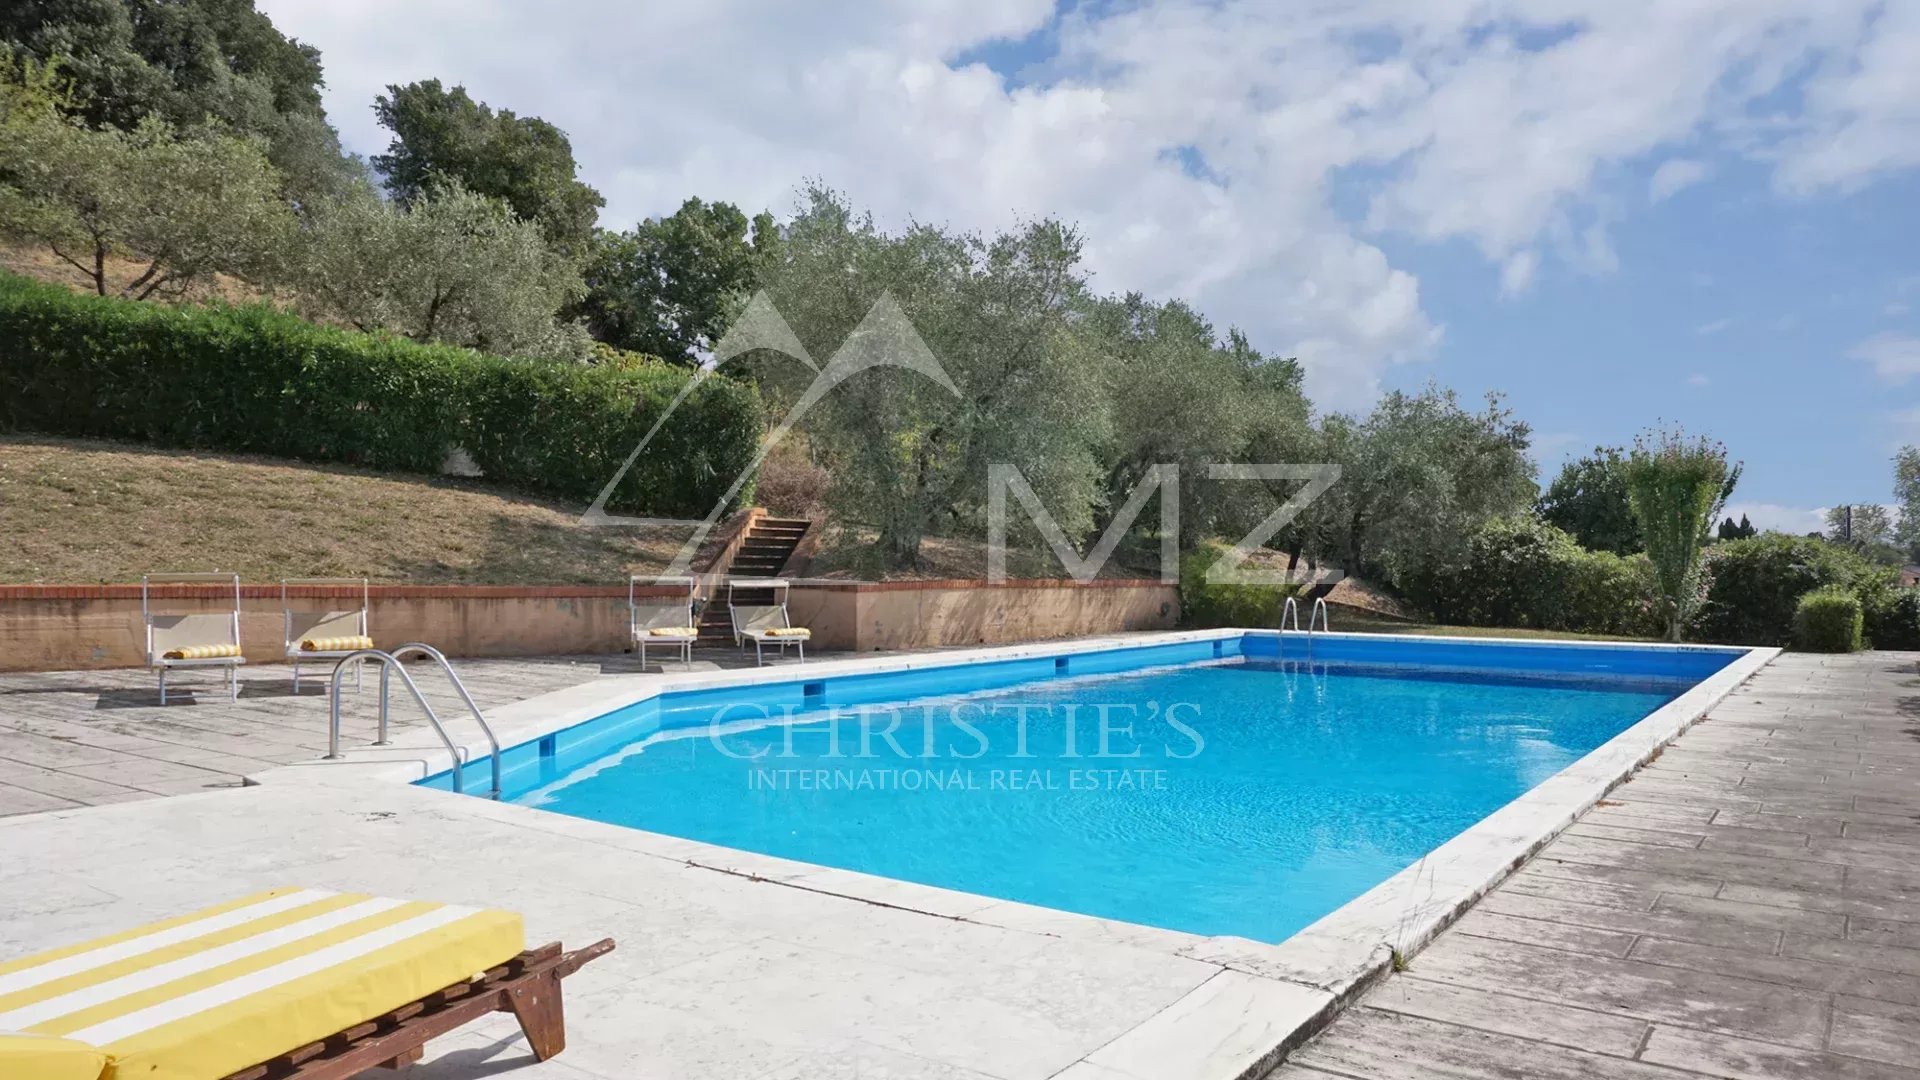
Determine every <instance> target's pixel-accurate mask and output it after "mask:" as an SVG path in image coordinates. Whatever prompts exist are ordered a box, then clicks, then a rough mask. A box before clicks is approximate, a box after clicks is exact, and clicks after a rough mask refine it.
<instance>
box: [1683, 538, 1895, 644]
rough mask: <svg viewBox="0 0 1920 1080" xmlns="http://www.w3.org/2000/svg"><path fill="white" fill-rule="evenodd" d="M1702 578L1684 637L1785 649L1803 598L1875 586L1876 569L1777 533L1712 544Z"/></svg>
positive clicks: (1821, 543)
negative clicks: (1701, 592)
mask: <svg viewBox="0 0 1920 1080" xmlns="http://www.w3.org/2000/svg"><path fill="white" fill-rule="evenodd" d="M1703 574H1704V577H1705V579H1706V588H1705V598H1704V602H1703V603H1702V604H1701V605H1700V607H1699V609H1698V611H1697V612H1696V613H1695V615H1694V618H1693V623H1692V626H1691V633H1690V635H1689V636H1691V637H1694V638H1696V639H1698V640H1702V641H1714V642H1721V643H1725V644H1730V645H1785V644H1787V643H1788V641H1789V640H1790V638H1791V635H1792V631H1793V618H1794V611H1795V609H1796V607H1797V606H1798V604H1799V602H1800V598H1801V597H1802V596H1804V595H1806V594H1807V593H1809V592H1812V591H1813V590H1815V589H1819V588H1823V587H1826V586H1829V585H1839V586H1844V587H1846V588H1848V589H1856V588H1859V587H1861V586H1871V585H1872V584H1873V583H1874V582H1875V581H1876V580H1877V576H1876V575H1877V571H1876V570H1875V568H1874V567H1872V566H1870V565H1869V564H1868V563H1867V561H1866V560H1864V559H1862V558H1861V557H1860V556H1858V555H1856V554H1854V553H1853V552H1851V551H1848V550H1847V549H1846V548H1843V547H1840V546H1838V545H1836V544H1829V543H1827V542H1826V541H1825V540H1819V539H1816V538H1813V537H1805V536H1787V535H1784V534H1781V533H1767V534H1765V535H1762V536H1756V537H1753V538H1751V539H1747V540H1728V541H1726V542H1724V543H1720V544H1715V545H1714V546H1712V547H1711V548H1708V549H1707V555H1706V562H1705V566H1704V570H1703Z"/></svg>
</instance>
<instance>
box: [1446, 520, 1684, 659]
mask: <svg viewBox="0 0 1920 1080" xmlns="http://www.w3.org/2000/svg"><path fill="white" fill-rule="evenodd" d="M1410 591H1411V594H1412V595H1411V598H1412V599H1413V600H1414V601H1415V602H1416V603H1418V604H1420V605H1421V606H1423V607H1426V608H1428V609H1429V610H1431V611H1432V612H1433V615H1434V618H1435V619H1436V620H1437V621H1439V622H1447V623H1455V624H1458V625H1462V626H1511V627H1532V628H1535V629H1541V630H1570V631H1574V632H1577V633H1593V634H1625V635H1640V636H1651V635H1653V634H1657V633H1658V632H1659V630H1660V625H1659V619H1658V618H1657V616H1656V615H1655V613H1654V606H1653V594H1654V586H1653V571H1652V567H1651V566H1650V565H1649V564H1648V563H1647V560H1646V558H1645V557H1644V556H1638V555H1636V556H1632V557H1622V556H1619V555H1615V554H1613V553H1611V552H1605V551H1588V550H1586V549H1584V548H1582V547H1581V546H1580V545H1579V544H1578V543H1576V542H1575V541H1574V539H1573V537H1572V535H1571V534H1569V533H1567V532H1566V531H1564V530H1562V529H1559V528H1556V527H1555V526H1552V525H1549V524H1547V523H1546V522H1544V521H1541V520H1540V519H1538V518H1535V517H1531V516H1523V517H1508V518H1495V519H1493V520H1492V521H1489V522H1487V523H1486V524H1485V525H1483V526H1481V527H1480V529H1479V531H1477V532H1476V533H1474V535H1473V536H1472V537H1470V538H1469V539H1468V542H1467V558H1466V562H1465V564H1464V565H1460V566H1453V567H1448V568H1446V569H1445V570H1442V571H1437V572H1435V573H1432V574H1429V575H1426V576H1425V577H1423V578H1421V579H1420V580H1419V581H1417V582H1415V583H1414V586H1413V588H1412V589H1411V590H1410Z"/></svg>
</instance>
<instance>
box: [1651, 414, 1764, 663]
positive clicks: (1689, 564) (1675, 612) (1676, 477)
mask: <svg viewBox="0 0 1920 1080" xmlns="http://www.w3.org/2000/svg"><path fill="white" fill-rule="evenodd" d="M1739 478H1740V466H1739V465H1737V464H1736V465H1731V466H1729V465H1728V463H1727V449H1726V447H1724V446H1722V445H1720V444H1719V443H1716V442H1713V441H1711V440H1709V439H1707V438H1705V437H1702V438H1699V439H1691V440H1690V439H1688V438H1687V437H1686V435H1685V434H1684V433H1682V432H1681V431H1680V430H1679V429H1677V428H1676V429H1673V430H1671V431H1659V432H1650V433H1648V434H1646V435H1643V436H1641V437H1640V438H1638V439H1635V440H1634V444H1633V451H1632V452H1631V453H1630V454H1629V455H1628V456H1627V495H1628V498H1629V500H1630V502H1631V505H1632V507H1633V516H1634V520H1636V521H1637V522H1639V524H1640V534H1641V536H1642V537H1643V538H1644V539H1645V541H1646V546H1647V558H1648V560H1650V561H1651V562H1652V563H1653V572H1654V580H1655V582H1656V583H1657V585H1658V587H1659V593H1660V602H1661V606H1662V608H1663V611H1662V614H1663V616H1664V621H1665V623H1666V629H1667V640H1668V641H1679V640H1680V630H1681V627H1682V626H1684V625H1685V623H1686V620H1687V618H1688V617H1689V616H1690V615H1691V614H1692V613H1693V609H1694V608H1695V607H1697V606H1698V605H1699V602H1700V553H1701V551H1702V550H1703V549H1704V548H1705V547H1706V542H1707V531H1708V530H1709V529H1711V528H1712V527H1713V521H1714V519H1715V518H1717V517H1718V516H1719V512H1720V508H1721V507H1722V506H1723V505H1725V503H1726V500H1727V496H1728V495H1730V494H1732V491H1733V486H1734V484H1735V483H1737V482H1738V480H1739Z"/></svg>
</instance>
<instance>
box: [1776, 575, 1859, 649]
mask: <svg viewBox="0 0 1920 1080" xmlns="http://www.w3.org/2000/svg"><path fill="white" fill-rule="evenodd" d="M1862 624H1863V618H1862V613H1861V606H1860V598H1859V597H1858V596H1856V595H1854V593H1853V591H1852V590H1851V589H1848V588H1846V587H1845V586H1840V585H1829V586H1826V587H1825V588H1821V589H1815V590H1813V591H1812V592H1810V593H1808V594H1806V595H1805V596H1802V597H1801V598H1800V602H1799V603H1798V604H1797V605H1796V606H1795V608H1794V612H1793V644H1794V647H1795V648H1798V649H1802V650H1804V651H1806V652H1828V653H1844V652H1858V651H1860V637H1861V627H1862Z"/></svg>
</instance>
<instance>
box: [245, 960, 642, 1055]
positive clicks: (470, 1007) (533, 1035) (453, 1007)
mask: <svg viewBox="0 0 1920 1080" xmlns="http://www.w3.org/2000/svg"><path fill="white" fill-rule="evenodd" d="M612 951H613V939H612V938H606V939H603V940H601V941H597V942H595V943H594V944H592V945H589V946H587V947H586V948H584V949H575V950H573V951H572V952H562V951H561V949H560V943H559V942H557V941H556V942H552V943H550V944H547V945H542V946H540V947H539V948H537V949H529V950H527V951H526V952H523V953H521V954H520V955H519V956H516V957H514V958H513V959H512V960H509V961H507V962H506V963H505V964H502V965H500V966H499V967H497V968H494V969H492V970H491V971H488V972H487V973H486V974H484V975H482V976H481V977H480V978H478V979H475V980H474V981H473V982H466V983H455V984H454V985H452V986H449V987H447V988H446V989H444V990H439V991H436V992H434V993H431V994H428V995H427V996H426V997H423V998H421V999H420V1000H419V1001H416V1002H413V1003H412V1004H410V1005H405V1006H402V1007H401V1008H398V1009H395V1010H394V1011H392V1012H390V1013H388V1014H386V1015H385V1016H382V1017H379V1018H378V1019H375V1020H370V1021H368V1022H367V1023H364V1024H359V1025H356V1026H354V1027H351V1028H348V1029H347V1030H345V1031H342V1032H340V1033H339V1034H338V1035H335V1036H333V1037H332V1038H330V1039H327V1040H325V1041H323V1042H317V1043H312V1044H310V1045H307V1046H303V1047H301V1048H300V1049H298V1050H295V1051H293V1052H291V1053H288V1054H283V1055H281V1056H280V1057H277V1058H274V1059H273V1060H272V1061H266V1062H262V1063H261V1064H259V1065H255V1066H253V1067H251V1068H247V1069H242V1070H240V1071H239V1072H236V1073H232V1074H230V1075H228V1076H227V1077H225V1078H224V1080H348V1078H350V1077H353V1076H357V1075H359V1074H360V1073H361V1072H363V1071H365V1070H367V1069H373V1068H388V1069H399V1068H403V1067H405V1066H407V1065H411V1064H412V1063H414V1062H416V1061H419V1060H420V1059H421V1057H423V1056H424V1055H425V1053H426V1045H427V1041H428V1040H429V1039H436V1038H439V1037H440V1036H442V1035H445V1034H448V1033H449V1032H452V1031H454V1030H457V1029H459V1028H461V1027H464V1026H466V1025H467V1024H470V1023H472V1022H473V1021H475V1020H478V1019H480V1018H481V1017H483V1016H487V1015H489V1014H491V1013H496V1012H510V1013H512V1014H513V1015H514V1017H515V1019H518V1020H519V1021H520V1030H521V1031H522V1032H523V1033H525V1035H526V1036H527V1045H528V1046H530V1047H532V1048H533V1056H534V1059H535V1060H537V1061H545V1060H547V1059H548V1058H550V1057H552V1056H553V1055H555V1054H557V1053H559V1052H560V1051H562V1050H564V1049H566V1048H567V1021H566V1016H565V1013H564V1010H563V1008H562V1004H561V997H560V980H561V979H564V978H566V977H567V976H569V975H571V974H573V973H574V972H576V971H578V970H580V968H581V966H582V965H584V964H585V963H586V962H587V961H589V960H593V959H595V958H597V957H601V956H605V955H606V954H608V953H610V952H612Z"/></svg>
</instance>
